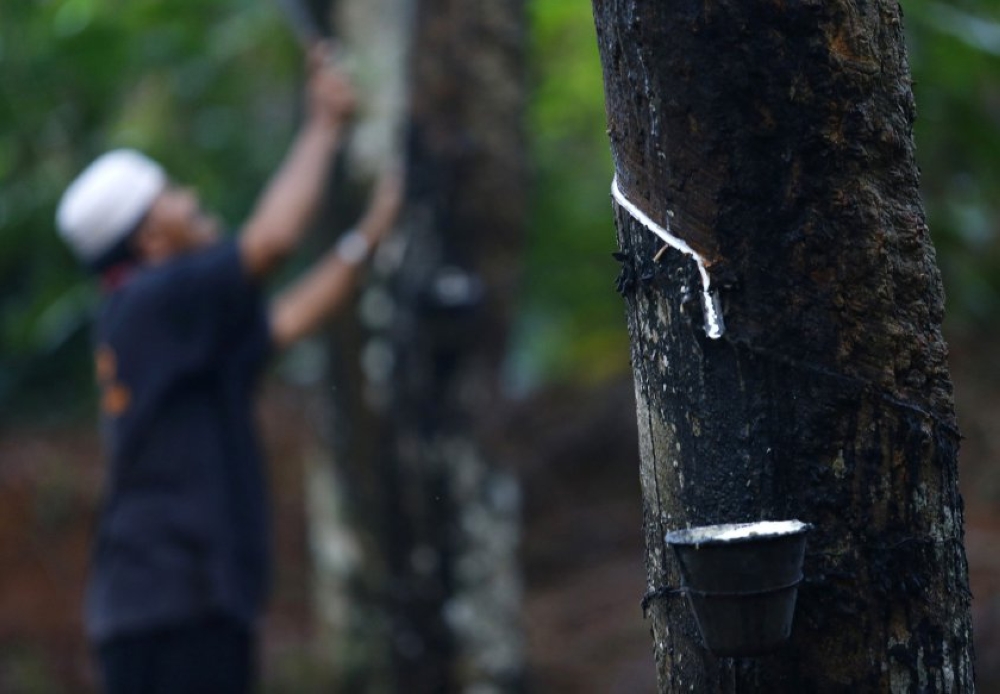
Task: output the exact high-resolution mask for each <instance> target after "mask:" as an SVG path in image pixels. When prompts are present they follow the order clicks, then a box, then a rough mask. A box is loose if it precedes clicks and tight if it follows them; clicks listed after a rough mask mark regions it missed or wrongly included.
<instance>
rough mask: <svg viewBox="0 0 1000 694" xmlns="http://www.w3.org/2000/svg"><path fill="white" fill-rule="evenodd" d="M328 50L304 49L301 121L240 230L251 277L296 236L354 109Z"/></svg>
mask: <svg viewBox="0 0 1000 694" xmlns="http://www.w3.org/2000/svg"><path fill="white" fill-rule="evenodd" d="M328 55H329V47H328V46H325V45H320V46H317V47H316V48H314V49H313V51H312V52H311V53H310V56H309V70H310V74H309V85H308V111H307V116H306V120H305V122H304V123H303V125H302V128H301V129H300V130H299V133H298V135H297V136H296V138H295V141H294V142H293V143H292V146H291V148H290V149H289V151H288V154H287V155H286V156H285V159H284V161H283V162H282V164H281V167H280V168H279V169H278V171H277V173H275V175H274V177H273V178H272V179H271V181H270V183H269V184H268V186H267V188H266V189H265V190H264V192H263V194H262V195H261V197H260V198H259V200H258V201H257V205H256V207H255V208H254V210H253V213H252V214H251V215H250V218H249V219H248V220H247V222H246V224H245V225H244V227H243V230H242V231H241V232H240V237H239V246H240V254H241V256H242V259H243V265H244V267H245V268H246V270H247V272H248V273H249V274H250V275H252V276H254V277H263V276H264V275H266V274H268V273H269V272H271V271H272V270H273V269H274V268H275V267H276V266H277V265H278V263H280V262H281V261H282V260H283V259H284V258H285V257H287V256H288V255H289V254H290V253H291V252H292V251H293V250H294V249H295V248H296V246H297V245H298V243H299V241H300V240H301V239H302V236H303V234H304V232H305V229H306V227H307V226H308V224H309V222H310V220H311V219H312V217H313V215H314V214H315V212H316V208H317V207H318V205H319V201H320V199H321V196H322V193H323V191H324V190H325V187H326V181H327V176H328V173H329V169H330V161H331V158H332V154H333V153H334V151H335V150H336V149H337V146H338V145H339V143H340V139H341V132H342V130H343V127H344V124H345V123H346V122H347V120H348V119H349V118H350V116H351V113H352V112H353V110H354V106H355V95H354V90H353V87H352V86H351V83H350V81H349V80H348V79H347V77H346V76H345V75H344V74H343V73H342V72H341V71H340V70H338V69H337V68H336V67H335V66H332V65H330V64H329V62H328V61H327V60H326V56H328Z"/></svg>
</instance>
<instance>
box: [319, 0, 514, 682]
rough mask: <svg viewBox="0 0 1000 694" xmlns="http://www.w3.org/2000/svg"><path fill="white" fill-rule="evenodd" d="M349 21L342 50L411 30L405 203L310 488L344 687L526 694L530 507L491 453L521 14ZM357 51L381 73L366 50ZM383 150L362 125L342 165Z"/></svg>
mask: <svg viewBox="0 0 1000 694" xmlns="http://www.w3.org/2000/svg"><path fill="white" fill-rule="evenodd" d="M338 4H339V6H340V10H341V14H340V16H341V17H343V19H342V20H341V23H340V26H341V28H342V31H346V26H347V22H348V21H352V20H351V19H350V18H351V17H355V18H358V17H360V15H362V14H367V15H369V16H373V17H374V18H375V20H376V21H375V22H374V24H375V25H380V24H385V23H386V22H388V21H389V20H390V19H392V20H395V19H398V18H400V17H405V18H406V36H405V38H404V39H403V40H405V41H406V43H407V44H408V50H407V51H406V53H405V56H406V61H407V64H406V67H405V68H397V69H404V70H405V72H406V75H407V80H408V82H409V87H408V92H409V93H408V97H406V98H404V99H402V100H401V101H400V100H398V99H396V98H394V97H392V96H391V95H390V96H388V97H385V98H376V99H375V102H376V104H378V103H383V104H388V105H391V104H393V103H402V104H403V105H404V106H406V107H407V109H408V124H407V127H406V130H407V131H408V132H407V137H406V143H405V148H406V150H407V179H408V186H409V192H408V200H407V204H406V207H405V210H404V212H403V215H402V222H401V224H400V228H399V229H398V230H397V231H396V233H395V234H394V236H393V238H392V239H390V240H389V241H387V242H386V243H385V244H384V245H383V248H382V249H381V250H380V252H379V253H378V255H377V256H376V258H375V259H374V262H373V270H372V278H371V281H370V282H369V284H368V286H367V287H366V288H365V289H364V290H363V291H362V294H361V296H360V300H359V311H358V315H357V316H356V317H354V318H352V319H351V320H348V321H345V322H344V323H343V324H342V325H341V326H339V329H338V331H337V332H336V335H335V337H334V339H333V342H332V352H333V354H334V355H335V359H334V361H333V371H334V374H333V375H334V379H333V383H334V386H335V389H334V390H333V391H332V397H333V404H334V410H335V412H334V414H335V416H334V418H333V419H334V426H333V434H334V435H333V441H332V444H333V445H332V448H333V450H334V464H333V466H332V467H326V468H323V467H321V468H320V470H321V474H320V475H318V476H317V477H315V478H314V479H315V480H316V481H317V482H318V488H319V490H320V491H319V492H318V499H317V502H316V503H314V504H313V508H314V509H316V517H317V518H320V519H325V520H319V521H318V522H316V523H314V526H315V527H317V528H320V529H321V530H320V531H319V532H317V533H315V537H316V540H317V542H316V548H317V557H318V559H319V560H320V562H321V563H322V564H323V566H324V567H326V571H325V576H326V580H325V581H324V582H323V588H322V592H323V595H324V597H323V598H322V599H321V605H323V606H324V611H325V613H326V614H327V616H328V618H329V621H330V622H331V623H332V624H333V625H334V629H333V631H334V632H335V634H334V637H333V639H334V641H335V650H334V651H333V652H334V658H340V659H342V664H341V676H340V681H339V684H338V686H339V689H341V690H343V691H352V692H355V691H356V692H388V691H400V692H403V691H405V692H408V693H409V692H413V693H416V694H420V693H422V692H434V693H437V692H458V691H477V692H478V691H483V692H507V691H518V690H519V689H520V687H521V682H522V679H523V666H524V664H523V659H524V654H523V652H522V643H523V638H522V635H521V627H520V618H519V615H520V592H521V586H520V571H519V565H518V562H517V547H518V541H519V532H520V513H519V508H520V492H519V488H518V485H517V483H516V481H515V480H514V478H513V476H512V475H511V474H510V473H508V472H507V471H506V470H505V468H504V465H503V461H501V460H498V459H496V457H495V456H492V455H491V454H490V452H489V451H487V450H485V449H484V447H483V446H482V444H481V443H480V441H481V436H480V434H481V432H482V431H483V429H484V428H485V427H486V425H487V424H488V423H489V415H490V413H491V412H492V411H493V408H495V407H496V406H497V405H498V403H499V402H500V400H501V399H502V394H501V392H500V387H499V386H500V367H501V363H502V361H503V357H504V349H505V345H506V335H507V329H508V324H509V317H510V313H511V311H512V301H513V298H514V291H513V290H514V286H515V283H516V279H517V269H518V257H519V255H520V248H521V237H522V231H523V222H524V211H525V194H524V193H525V181H526V177H525V173H526V172H525V166H524V138H523V133H522V129H521V121H522V112H523V94H524V89H523V80H522V53H523V49H524V38H525V37H524V16H523V14H524V12H523V4H522V3H521V2H505V3H479V2H474V1H473V0H420V1H419V2H404V1H403V0H380V2H379V3H376V4H380V8H372V7H369V5H370V0H361V1H358V2H353V1H350V0H340V2H339V3H338ZM387 4H391V5H400V7H398V8H395V9H394V8H389V7H387V6H386V5H387ZM404 5H405V7H403V6H404ZM353 40H354V41H355V42H356V43H357V45H356V46H355V48H354V50H352V51H351V54H353V55H355V56H359V55H361V54H366V53H371V54H373V57H374V58H375V59H377V60H382V59H383V58H381V57H380V56H382V54H383V51H382V50H381V49H380V48H378V45H377V42H376V41H375V40H374V38H373V35H372V34H366V33H364V32H363V31H361V30H357V31H356V33H355V36H354V37H353ZM359 62H361V61H359ZM358 71H359V74H362V75H363V74H364V73H365V69H364V66H363V64H361V65H359V67H358ZM376 72H377V71H376ZM380 83H381V80H380V79H378V78H377V77H376V78H375V79H372V80H371V81H370V84H369V85H366V86H367V87H368V88H371V89H379V85H380ZM387 108H388V106H387ZM362 114H363V115H364V114H365V110H364V109H362ZM390 131H391V129H389V130H388V131H387V130H386V129H384V128H383V129H379V128H374V127H368V126H367V125H366V124H365V123H360V124H359V127H358V135H359V136H364V135H365V133H374V136H372V137H368V138H367V139H362V141H361V142H359V143H356V144H358V145H360V146H358V147H353V148H352V152H351V153H349V156H348V157H347V160H348V161H349V162H351V161H353V159H352V157H355V156H356V155H358V154H361V155H362V158H363V156H364V152H366V151H368V150H369V149H371V150H375V151H377V150H378V149H379V145H380V143H382V142H383V139H384V137H385V135H384V133H386V132H390ZM379 133H383V135H380V134H379ZM352 167H353V165H352ZM324 470H325V471H324ZM324 477H325V479H324ZM331 489H332V490H333V491H332V493H330V492H328V491H323V490H331ZM337 624H339V625H340V626H339V627H337V626H336V625H337Z"/></svg>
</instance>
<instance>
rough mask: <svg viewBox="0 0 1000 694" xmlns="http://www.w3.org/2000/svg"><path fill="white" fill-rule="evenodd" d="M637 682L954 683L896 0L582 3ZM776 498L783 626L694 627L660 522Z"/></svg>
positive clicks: (958, 575)
mask: <svg viewBox="0 0 1000 694" xmlns="http://www.w3.org/2000/svg"><path fill="white" fill-rule="evenodd" d="M593 7H594V16H595V21H596V25H597V34H598V42H599V48H600V52H601V59H602V64H603V69H604V79H605V88H606V97H607V114H608V128H609V131H608V132H609V136H610V139H611V147H612V153H613V156H614V160H615V165H616V171H617V176H618V183H619V187H620V189H621V191H622V193H623V194H624V196H625V197H626V198H628V199H629V200H630V201H631V202H632V203H633V204H634V205H635V206H636V207H638V208H640V209H641V210H642V211H644V212H645V213H646V214H647V215H648V216H649V217H651V218H652V219H653V220H655V221H656V222H657V223H659V224H660V225H662V226H664V227H669V228H670V230H671V233H672V234H673V235H674V236H676V237H679V238H682V239H684V240H685V241H686V242H687V243H688V244H689V245H690V246H691V247H692V249H693V250H694V251H695V252H697V253H698V254H700V255H701V256H702V257H703V258H704V259H705V263H706V265H707V267H708V273H709V275H710V277H711V280H712V284H713V288H714V289H715V290H716V291H717V292H718V294H719V298H720V300H721V307H722V312H723V316H724V322H725V327H726V329H725V332H724V334H723V335H722V337H721V338H720V339H710V338H709V337H707V336H706V334H705V331H704V329H703V327H704V326H703V322H704V318H703V315H704V314H703V310H702V299H701V292H700V289H701V284H700V279H699V275H698V272H697V270H696V266H695V264H694V261H693V260H692V259H691V258H690V257H689V256H687V255H684V254H682V253H679V252H674V251H670V252H667V253H666V254H665V255H664V256H663V257H662V260H661V262H659V263H657V262H655V261H654V259H653V256H654V255H655V254H656V252H657V250H658V249H659V247H660V246H661V245H662V243H661V242H660V241H658V240H657V239H656V237H655V236H653V235H652V234H651V233H650V232H649V231H647V229H646V228H644V227H643V226H641V225H640V224H639V223H637V222H636V220H635V219H634V218H633V215H632V214H631V213H630V212H628V211H627V210H626V209H625V208H624V207H622V206H619V205H616V222H617V227H618V232H619V242H620V244H621V249H622V255H621V256H620V257H621V258H622V259H623V268H622V276H621V277H620V282H619V286H620V288H621V290H622V292H623V294H624V295H625V298H626V304H627V313H628V326H629V331H630V334H631V341H632V362H633V368H634V375H635V388H636V400H637V412H638V421H639V429H640V443H641V450H642V461H641V471H640V474H641V478H642V485H643V497H644V517H645V522H644V531H645V537H646V546H647V574H648V584H649V585H648V588H649V591H650V594H649V596H648V600H647V601H646V602H647V606H648V616H649V617H650V619H651V621H652V627H653V637H654V650H655V656H656V666H657V672H658V681H659V690H660V692H682V691H683V692H737V691H739V692H770V693H773V692H790V693H800V692H810V693H811V692H971V691H973V689H974V685H973V672H972V645H971V644H972V638H971V626H970V611H969V603H970V595H969V590H968V575H967V574H968V569H967V565H966V560H965V553H964V548H963V544H962V543H963V528H962V503H961V498H960V496H959V493H958V485H957V464H956V456H957V451H958V444H959V434H958V431H957V427H956V423H955V415H954V409H953V403H952V395H951V382H950V378H949V375H948V371H947V363H946V347H945V344H944V341H943V339H942V335H941V321H942V315H943V294H942V289H941V284H940V278H939V274H938V271H937V268H936V265H935V259H934V251H933V247H932V246H931V242H930V238H929V234H928V230H927V226H926V223H925V219H924V213H923V209H922V206H921V202H920V198H919V191H918V170H917V167H916V164H915V159H914V148H913V140H912V123H913V118H914V103H913V97H912V93H911V83H910V77H909V68H908V65H907V61H906V54H905V48H904V42H903V30H902V26H901V11H900V7H899V5H898V4H897V3H896V2H892V1H887V0H872V1H871V2H864V3H855V2H848V1H847V0H822V1H820V0H803V1H802V2H794V3H786V2H781V1H780V0H714V1H713V2H701V1H699V2H694V1H693V0H593ZM790 518H798V519H801V520H803V521H807V522H809V523H812V524H814V526H815V528H814V529H813V530H812V531H811V532H810V534H809V539H808V542H809V544H808V548H807V554H806V562H805V567H804V573H805V582H804V583H803V585H802V586H801V588H800V590H799V598H798V607H797V614H796V618H795V625H794V629H793V633H792V637H791V640H790V642H789V643H787V644H786V645H784V646H783V647H782V648H780V649H779V650H777V651H776V652H774V653H773V654H770V655H766V656H763V657H759V658H742V659H731V658H716V657H714V656H713V655H711V654H710V653H709V652H708V651H707V650H706V649H705V648H704V647H703V645H702V642H701V639H700V637H699V634H698V630H697V627H696V624H695V622H694V619H693V617H692V615H691V613H690V611H689V608H688V605H687V603H686V601H685V600H684V599H683V598H680V597H678V595H677V594H673V593H671V592H669V588H671V587H675V586H677V585H678V583H679V580H680V579H679V574H678V569H677V565H676V561H675V559H674V557H673V555H672V553H671V551H670V549H669V547H668V546H667V545H666V544H665V541H664V533H665V532H666V531H668V530H670V529H674V528H681V527H685V526H688V525H691V526H695V525H706V524H713V523H723V522H745V521H755V520H761V519H769V520H781V519H790Z"/></svg>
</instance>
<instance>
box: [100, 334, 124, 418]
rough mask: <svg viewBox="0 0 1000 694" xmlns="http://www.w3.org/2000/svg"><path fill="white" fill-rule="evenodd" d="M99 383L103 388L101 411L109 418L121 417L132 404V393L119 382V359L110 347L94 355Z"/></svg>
mask: <svg viewBox="0 0 1000 694" xmlns="http://www.w3.org/2000/svg"><path fill="white" fill-rule="evenodd" d="M94 366H95V371H96V373H97V383H98V385H99V386H100V388H101V410H102V411H103V412H104V414H106V415H108V416H109V417H120V416H121V415H122V414H124V413H125V411H126V410H127V409H128V406H129V403H131V402H132V391H130V390H129V389H128V386H126V385H124V384H122V383H119V382H118V357H117V356H116V355H115V351H114V350H113V349H111V347H109V346H108V345H101V346H100V347H98V348H97V351H96V352H95V353H94Z"/></svg>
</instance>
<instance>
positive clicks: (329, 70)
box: [307, 41, 358, 129]
mask: <svg viewBox="0 0 1000 694" xmlns="http://www.w3.org/2000/svg"><path fill="white" fill-rule="evenodd" d="M335 55H336V54H335V50H334V47H333V44H331V43H330V42H328V41H322V42H320V43H317V44H316V45H315V46H313V47H312V49H311V50H310V51H309V56H308V71H309V83H308V92H307V94H308V110H309V118H310V120H311V121H314V122H319V123H323V124H325V125H327V126H329V127H331V128H335V129H339V128H341V127H343V126H344V125H345V124H346V123H347V122H348V121H349V120H350V118H351V116H352V115H353V114H354V110H355V109H356V108H357V105H358V99H357V94H356V93H355V91H354V86H353V85H352V84H351V80H350V78H348V76H347V74H346V72H344V70H343V69H342V68H341V67H340V66H339V65H338V64H337V62H336V59H335Z"/></svg>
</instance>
